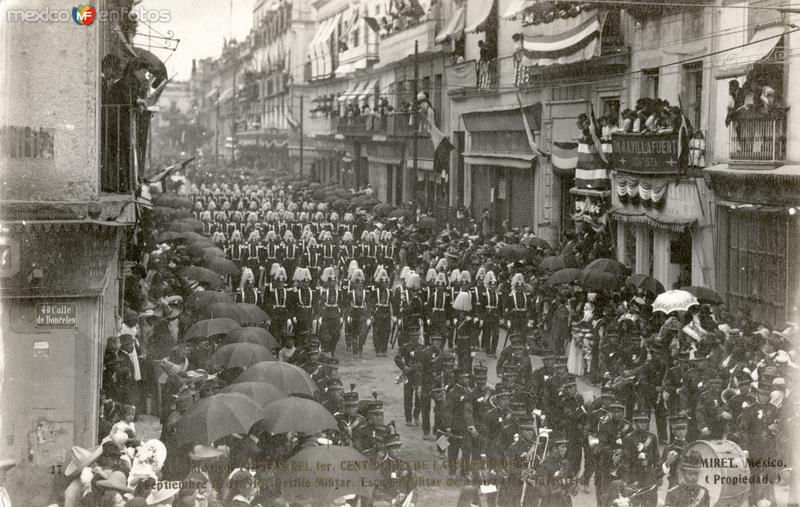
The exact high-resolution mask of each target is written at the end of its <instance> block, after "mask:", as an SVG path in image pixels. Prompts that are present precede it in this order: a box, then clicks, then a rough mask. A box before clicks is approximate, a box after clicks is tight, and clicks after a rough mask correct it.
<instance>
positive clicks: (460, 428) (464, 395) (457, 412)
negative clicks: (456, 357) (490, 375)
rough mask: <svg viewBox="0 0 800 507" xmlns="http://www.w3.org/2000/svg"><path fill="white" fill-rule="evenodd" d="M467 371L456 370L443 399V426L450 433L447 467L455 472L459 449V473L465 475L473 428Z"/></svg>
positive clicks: (451, 471) (468, 462) (467, 468)
mask: <svg viewBox="0 0 800 507" xmlns="http://www.w3.org/2000/svg"><path fill="white" fill-rule="evenodd" d="M467 375H469V372H468V371H466V372H465V371H464V370H461V371H459V372H456V374H455V377H456V384H455V385H454V386H452V387H451V388H450V390H449V391H448V393H447V398H446V401H445V412H444V416H445V418H446V422H445V427H446V428H447V429H448V432H449V433H450V435H451V436H450V446H449V447H448V448H447V468H448V471H449V472H450V474H451V475H455V473H456V468H457V467H456V461H457V459H458V453H459V451H461V474H462V476H466V475H467V473H468V471H469V466H470V458H471V456H472V434H471V433H470V428H472V429H474V428H475V422H474V417H473V413H472V409H473V406H472V394H471V393H470V391H469V389H468V388H467V386H466V378H467Z"/></svg>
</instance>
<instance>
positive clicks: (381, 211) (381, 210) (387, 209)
mask: <svg viewBox="0 0 800 507" xmlns="http://www.w3.org/2000/svg"><path fill="white" fill-rule="evenodd" d="M392 209H394V208H392V207H391V205H389V204H386V203H385V202H382V203H380V204H376V205H375V207H374V208H372V212H373V213H375V214H376V215H378V216H379V217H385V216H388V215H389V213H391V212H392Z"/></svg>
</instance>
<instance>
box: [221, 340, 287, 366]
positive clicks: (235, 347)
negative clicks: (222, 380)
mask: <svg viewBox="0 0 800 507" xmlns="http://www.w3.org/2000/svg"><path fill="white" fill-rule="evenodd" d="M262 361H275V356H274V355H273V354H272V351H270V350H269V349H268V348H266V347H263V346H261V345H256V344H254V343H231V344H229V345H223V346H222V347H220V348H218V349H217V351H216V352H214V355H213V356H211V362H212V363H213V364H215V365H217V366H219V367H221V368H223V369H227V368H239V367H241V368H247V367H248V366H251V365H254V364H256V363H260V362H262Z"/></svg>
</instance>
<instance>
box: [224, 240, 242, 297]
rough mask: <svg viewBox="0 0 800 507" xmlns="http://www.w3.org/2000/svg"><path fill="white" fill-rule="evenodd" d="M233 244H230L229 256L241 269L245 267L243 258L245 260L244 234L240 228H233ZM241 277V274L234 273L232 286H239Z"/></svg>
mask: <svg viewBox="0 0 800 507" xmlns="http://www.w3.org/2000/svg"><path fill="white" fill-rule="evenodd" d="M230 238H231V244H230V245H229V246H228V250H227V252H226V253H227V254H228V258H230V260H232V261H233V262H234V263H235V264H236V266H237V267H238V268H239V269H240V270H241V269H242V267H243V260H244V247H242V235H241V234H240V233H239V231H238V230H235V229H234V230H233V231H232V234H231V235H230ZM240 279H241V274H237V275H233V276H232V277H231V286H232V287H237V286H238V285H239V280H240Z"/></svg>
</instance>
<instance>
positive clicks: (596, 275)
mask: <svg viewBox="0 0 800 507" xmlns="http://www.w3.org/2000/svg"><path fill="white" fill-rule="evenodd" d="M579 281H580V283H581V285H583V286H584V287H585V288H587V289H592V290H615V289H618V288H620V287H621V286H622V284H623V279H622V276H621V275H615V274H614V273H606V272H605V271H594V270H591V269H589V270H586V271H584V272H583V273H581V276H580V278H579Z"/></svg>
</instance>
